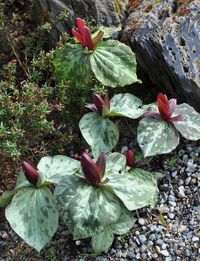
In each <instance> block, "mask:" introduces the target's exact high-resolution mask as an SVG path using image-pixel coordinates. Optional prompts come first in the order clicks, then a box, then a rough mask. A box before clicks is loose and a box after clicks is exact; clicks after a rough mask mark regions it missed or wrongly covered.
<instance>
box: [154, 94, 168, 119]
mask: <svg viewBox="0 0 200 261" xmlns="http://www.w3.org/2000/svg"><path fill="white" fill-rule="evenodd" d="M157 103H158V110H159V112H160V115H161V117H162V118H163V120H166V121H168V120H169V119H170V117H171V115H172V114H171V111H170V107H169V101H168V98H167V96H166V95H164V94H162V93H159V94H158V97H157Z"/></svg>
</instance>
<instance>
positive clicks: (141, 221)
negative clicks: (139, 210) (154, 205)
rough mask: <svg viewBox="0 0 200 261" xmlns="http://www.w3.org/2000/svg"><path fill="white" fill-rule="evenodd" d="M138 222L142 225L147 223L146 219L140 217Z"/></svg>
mask: <svg viewBox="0 0 200 261" xmlns="http://www.w3.org/2000/svg"><path fill="white" fill-rule="evenodd" d="M138 223H139V224H140V225H141V226H144V225H145V224H146V220H145V219H144V218H139V219H138Z"/></svg>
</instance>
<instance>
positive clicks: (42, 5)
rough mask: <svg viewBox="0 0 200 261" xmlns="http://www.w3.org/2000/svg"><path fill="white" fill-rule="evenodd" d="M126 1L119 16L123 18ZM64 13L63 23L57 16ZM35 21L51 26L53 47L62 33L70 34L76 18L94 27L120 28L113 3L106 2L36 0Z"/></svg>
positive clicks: (119, 19) (91, 0) (95, 0)
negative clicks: (47, 23) (86, 21)
mask: <svg viewBox="0 0 200 261" xmlns="http://www.w3.org/2000/svg"><path fill="white" fill-rule="evenodd" d="M126 4H127V0H125V1H124V2H123V3H122V12H121V16H122V17H123V16H124V11H125V6H126ZM63 12H66V14H67V15H66V16H65V19H64V20H65V21H64V20H62V19H59V16H61V14H62V13H63ZM35 13H36V19H37V20H39V21H47V22H50V23H51V25H52V30H51V31H50V39H51V42H52V44H53V45H55V44H56V42H57V41H58V40H59V36H60V35H61V34H62V33H66V32H67V33H71V27H72V25H73V21H74V19H75V18H76V17H80V18H85V19H87V20H88V21H92V22H94V24H96V25H102V26H108V27H120V26H121V18H122V17H120V16H119V15H118V13H117V12H116V10H115V4H114V1H108V0H73V1H68V0H36V11H35Z"/></svg>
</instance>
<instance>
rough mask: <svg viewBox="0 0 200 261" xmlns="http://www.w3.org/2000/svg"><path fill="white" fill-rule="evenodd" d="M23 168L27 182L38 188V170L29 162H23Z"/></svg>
mask: <svg viewBox="0 0 200 261" xmlns="http://www.w3.org/2000/svg"><path fill="white" fill-rule="evenodd" d="M22 168H23V170H24V174H25V176H26V178H27V180H28V181H29V182H30V183H31V184H33V185H34V186H36V184H37V181H38V179H39V174H38V170H37V168H36V167H35V166H34V165H32V164H31V163H29V162H27V161H23V162H22Z"/></svg>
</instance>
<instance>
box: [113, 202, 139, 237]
mask: <svg viewBox="0 0 200 261" xmlns="http://www.w3.org/2000/svg"><path fill="white" fill-rule="evenodd" d="M135 222H136V218H134V217H133V214H132V212H131V211H130V210H128V209H127V208H125V207H123V208H122V213H121V216H120V217H119V219H118V220H117V222H116V223H115V224H112V225H111V226H110V229H111V230H112V231H113V233H114V234H117V235H123V234H126V233H128V231H129V230H130V229H131V228H132V226H133V225H134V224H135Z"/></svg>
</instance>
